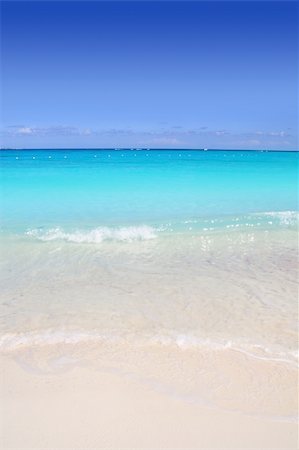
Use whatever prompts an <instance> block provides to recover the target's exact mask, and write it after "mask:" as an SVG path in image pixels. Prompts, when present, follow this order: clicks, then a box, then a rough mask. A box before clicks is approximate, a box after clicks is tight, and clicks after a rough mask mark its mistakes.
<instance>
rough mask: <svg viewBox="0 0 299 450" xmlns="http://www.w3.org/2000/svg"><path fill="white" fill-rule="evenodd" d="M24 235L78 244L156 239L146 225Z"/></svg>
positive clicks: (33, 231)
mask: <svg viewBox="0 0 299 450" xmlns="http://www.w3.org/2000/svg"><path fill="white" fill-rule="evenodd" d="M26 235H27V236H31V237H34V238H36V239H39V240H41V241H57V240H60V241H66V242H74V243H78V244H81V243H89V244H97V243H101V242H103V241H107V240H108V241H120V242H133V241H146V240H149V239H155V238H156V237H157V236H156V233H155V229H154V228H152V227H149V226H146V225H142V226H136V227H121V228H108V227H99V228H95V229H93V230H89V231H80V230H76V231H73V232H66V231H64V230H63V229H61V228H51V229H49V230H46V231H44V230H38V229H35V230H29V231H27V233H26Z"/></svg>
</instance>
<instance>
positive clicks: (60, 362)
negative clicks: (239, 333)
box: [0, 348, 298, 450]
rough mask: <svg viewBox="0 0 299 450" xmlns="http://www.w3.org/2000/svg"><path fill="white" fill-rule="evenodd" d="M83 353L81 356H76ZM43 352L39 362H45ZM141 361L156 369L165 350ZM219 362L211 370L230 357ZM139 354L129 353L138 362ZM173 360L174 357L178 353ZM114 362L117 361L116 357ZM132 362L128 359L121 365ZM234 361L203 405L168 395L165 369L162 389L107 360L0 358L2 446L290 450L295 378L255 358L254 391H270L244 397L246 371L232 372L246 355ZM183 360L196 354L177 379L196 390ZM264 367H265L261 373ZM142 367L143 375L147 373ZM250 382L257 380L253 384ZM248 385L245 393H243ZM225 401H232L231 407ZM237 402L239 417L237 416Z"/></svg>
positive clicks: (29, 352)
mask: <svg viewBox="0 0 299 450" xmlns="http://www.w3.org/2000/svg"><path fill="white" fill-rule="evenodd" d="M51 351H52V350H51ZM84 351H86V348H85V349H82V352H84ZM159 352H160V350H159ZM163 352H164V354H163ZM33 353H34V352H33ZM46 353H47V358H43V356H42V355H45V354H46ZM50 353H51V352H50ZM63 353H64V355H65V354H66V353H65V351H64V352H63ZM116 353H117V352H116ZM148 353H149V361H148V364H149V365H150V364H155V363H158V360H159V358H160V361H161V362H162V361H164V360H165V358H166V359H167V354H168V355H169V349H168V350H167V352H166V350H165V351H164V350H162V353H161V352H160V354H159V356H158V357H157V356H154V357H151V351H150V350H149V352H148ZM174 353H175V351H174ZM187 353H188V352H187ZM221 355H222V356H221V357H220V359H219V361H218V363H219V364H223V363H224V361H225V360H226V361H227V358H228V357H230V358H231V356H232V355H230V356H228V355H226V356H225V355H223V353H222V354H221ZM234 355H235V356H234ZM139 356H140V355H138V354H136V353H135V357H136V358H138V357H139ZM189 356H190V355H189ZM214 356H215V358H217V355H214ZM173 357H174V358H177V357H178V354H174V355H173ZM234 357H235V360H233V359H234ZM114 358H115V360H117V358H118V356H117V354H116V355H114ZM130 358H131V356H130V355H128V357H127V358H124V359H128V360H130ZM184 358H185V353H184ZM223 358H224V359H223ZM212 359H213V358H212ZM212 359H211V360H212ZM233 359H230V363H229V364H227V367H226V370H224V377H227V376H228V373H230V382H229V383H228V385H227V386H221V385H218V386H217V387H215V386H214V391H217V390H220V391H221V390H222V393H221V392H220V395H219V396H218V397H217V399H218V401H215V402H214V404H213V405H209V404H208V403H205V402H200V401H198V397H196V395H193V396H190V395H187V394H186V395H183V390H181V391H180V390H179V389H176V390H175V389H172V388H171V387H170V386H171V385H173V386H174V385H175V384H176V380H175V379H176V376H177V375H178V373H176V370H175V369H174V370H173V372H174V373H172V372H171V368H170V366H168V369H169V370H170V372H168V373H165V377H166V378H167V379H168V380H169V382H170V383H169V385H168V388H167V389H166V388H165V385H164V388H163V383H162V382H161V383H158V382H157V379H156V381H155V378H154V377H153V376H150V375H148V377H144V376H142V374H141V371H139V375H136V373H137V372H138V370H136V371H135V372H132V371H130V370H124V369H123V370H121V369H119V368H118V369H116V367H115V365H113V364H112V363H111V364H110V365H109V363H108V362H107V365H106V366H103V365H101V364H100V365H99V366H98V367H97V366H96V365H93V366H92V365H90V364H86V363H82V361H81V363H80V362H79V363H78V362H76V360H75V359H72V358H71V357H69V359H67V357H66V356H63V357H62V356H60V357H58V358H57V352H56V359H55V360H54V359H53V354H49V353H48V350H45V349H41V350H40V351H39V352H38V356H34V355H33V354H32V349H31V350H28V349H27V350H24V349H23V350H21V351H18V352H15V353H14V354H11V353H7V354H2V356H1V405H2V406H1V440H0V442H1V448H2V449H5V450H6V449H18V450H21V449H36V450H42V449H51V450H58V449H72V450H75V449H82V450H83V449H102V448H103V449H179V448H180V449H183V448H184V449H206V448H209V449H212V448H213V449H231V448H234V449H243V448H246V449H278V448H279V449H285V450H286V449H296V448H297V444H298V440H297V424H296V422H295V421H294V420H293V419H292V418H291V419H290V418H288V416H287V413H290V412H293V413H295V412H296V405H297V402H296V391H297V386H296V375H295V371H293V370H291V371H290V372H288V373H286V374H283V370H284V369H283V366H279V363H275V364H274V366H272V367H269V362H267V363H264V362H263V361H262V360H261V361H260V362H258V361H257V360H256V362H255V364H256V365H255V371H256V372H257V374H258V372H259V371H264V375H263V377H264V386H263V385H260V386H259V389H263V388H265V390H266V387H268V388H269V392H268V394H267V395H265V397H263V399H261V398H258V397H259V393H258V392H257V387H255V389H256V392H255V394H254V393H253V391H252V389H254V388H253V385H252V377H253V373H254V370H253V371H251V374H250V377H248V378H246V376H245V373H246V371H247V369H246V367H245V366H244V367H243V369H244V370H243V372H242V370H240V371H238V370H236V367H238V365H239V364H240V363H241V364H242V361H243V363H245V365H246V364H247V363H246V361H247V359H246V357H245V356H244V355H240V354H238V353H237V352H235V353H233ZM29 360H30V361H31V363H30V364H28V361H29ZM191 360H194V355H193V356H192V358H190V360H189V363H188V355H187V356H186V359H185V360H184V363H183V365H182V367H183V370H182V374H181V375H182V380H181V381H182V382H183V381H184V383H185V386H186V387H187V388H188V386H190V385H193V384H194V381H192V379H191V378H190V380H188V377H187V375H186V374H187V372H188V373H190V374H191V373H192V372H193V375H194V376H195V378H198V379H199V381H200V380H201V373H200V371H198V372H197V373H196V372H195V373H194V370H195V371H196V367H195V366H194V367H192V363H191V362H190V361H191ZM106 361H107V359H106ZM155 361H156V362H155ZM196 361H198V358H196ZM196 361H195V360H194V364H195V365H196ZM206 362H208V360H206ZM247 362H248V361H247ZM188 364H189V366H188V368H187V369H186V365H188ZM250 364H252V362H250ZM264 364H267V367H268V369H267V370H269V372H268V373H266V372H265V367H266V366H265V365H264ZM54 367H55V370H54ZM147 367H148V366H147V364H145V365H144V369H145V370H147V372H148V369H147ZM184 368H185V369H184ZM159 370H160V371H165V370H166V371H167V364H166V366H165V367H164V368H161V367H156V368H155V371H156V372H159ZM184 370H186V371H185V372H184ZM179 371H180V370H179V368H178V370H177V372H179ZM211 377H212V372H211ZM234 377H235V378H234ZM160 378H161V377H160ZM278 378H279V380H278ZM258 379H259V378H258V375H257V377H256V378H255V381H257V380H258ZM202 380H203V378H202ZM240 380H241V381H240ZM250 380H251V381H250ZM214 381H215V378H214ZM259 382H261V378H260V379H259ZM278 382H279V383H280V384H281V383H282V384H281V388H282V390H283V392H282V393H281V396H282V398H283V402H284V404H281V402H280V400H279V395H280V394H279V392H278V391H279V389H277V386H276V383H278ZM246 384H247V385H248V391H247V392H243V393H242V392H241V391H242V389H243V390H244V391H245V390H246V386H245V385H246ZM251 385H252V386H251ZM187 390H188V389H187ZM286 391H287V392H288V394H286ZM179 392H181V394H179ZM214 393H215V392H214ZM241 394H242V395H241ZM230 395H232V397H235V398H231V399H230V398H229V397H230ZM238 396H239V398H238V400H236V399H237V397H238ZM246 396H247V397H248V398H250V402H251V403H252V402H253V403H255V408H258V410H259V411H260V412H262V411H263V410H264V413H261V414H256V413H255V412H254V411H253V409H252V405H251V406H250V402H249V403H248V402H247V403H246ZM271 396H272V397H273V402H272V403H271V398H272V397H271ZM274 397H276V399H275V398H274ZM215 398H216V397H215ZM220 398H221V401H220ZM269 399H270V400H269ZM247 400H248V399H247ZM259 402H260V403H259ZM237 403H239V405H238V406H237ZM242 403H243V404H244V408H243V411H241V409H240V408H241V407H242V405H241V404H242ZM224 404H225V405H226V407H224ZM279 404H280V407H279ZM221 405H222V406H221ZM275 405H276V406H275ZM277 405H278V407H279V408H280V410H281V412H284V413H285V416H284V417H282V416H281V417H280V416H278V415H277V414H276V415H275V414H274V415H271V414H269V411H268V412H267V411H266V410H267V409H269V408H270V409H271V410H272V411H274V410H275V408H276V407H277ZM250 411H251V412H250Z"/></svg>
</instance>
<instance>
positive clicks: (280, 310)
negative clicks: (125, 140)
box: [0, 150, 298, 366]
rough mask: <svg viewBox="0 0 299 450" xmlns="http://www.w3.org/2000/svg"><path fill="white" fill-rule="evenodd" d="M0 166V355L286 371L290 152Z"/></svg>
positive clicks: (294, 207)
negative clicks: (246, 361)
mask: <svg viewBox="0 0 299 450" xmlns="http://www.w3.org/2000/svg"><path fill="white" fill-rule="evenodd" d="M0 161H1V194H0V195H1V199H0V200H1V202H0V203H1V234H0V239H1V241H0V242H1V256H0V258H1V270H0V275H1V286H2V294H1V311H2V313H1V317H2V330H1V338H0V348H1V349H2V350H3V351H14V350H16V349H20V348H30V346H45V345H50V346H51V345H53V346H57V345H60V344H63V345H69V346H73V347H76V345H77V344H80V343H83V344H84V345H85V344H88V343H89V344H91V345H92V346H93V348H94V347H96V348H99V346H101V345H102V344H103V345H106V346H107V345H108V347H109V345H111V346H113V345H114V343H119V345H129V346H131V347H130V348H132V346H137V347H138V348H143V349H145V348H147V346H153V345H154V346H155V345H156V346H160V347H161V348H162V347H163V348H164V347H165V348H168V347H172V348H176V349H178V350H179V351H182V352H184V351H186V352H188V351H189V350H192V349H195V350H196V349H197V350H198V349H204V351H209V350H212V351H213V350H215V351H221V350H222V349H223V350H225V349H233V350H235V351H238V352H241V353H242V354H244V355H249V357H253V358H257V359H259V360H263V361H267V360H269V361H272V362H273V361H278V362H279V361H280V362H282V363H285V364H286V365H289V366H292V365H294V364H296V358H297V350H298V338H297V336H298V335H297V331H298V329H297V326H298V311H297V286H296V283H297V275H298V274H297V256H298V240H297V239H298V236H297V231H298V230H297V225H298V172H297V169H298V166H297V165H298V153H296V152H293V153H291V152H256V151H195V150H192V151H190V150H5V151H1V153H0ZM127 348H128V347H127ZM77 356H78V355H77ZM81 356H82V355H81ZM85 356H86V355H85ZM110 356H111V355H110ZM93 358H94V356H93Z"/></svg>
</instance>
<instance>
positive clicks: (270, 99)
mask: <svg viewBox="0 0 299 450" xmlns="http://www.w3.org/2000/svg"><path fill="white" fill-rule="evenodd" d="M297 23H298V5H297V4H296V3H295V2H288V1H283V2H278V1H276V2H249V1H248V2H244V1H243V2H237V1H234V2H226V1H221V2H202V1H201V2H186V1H184V2H178V1H176V2H136V1H135V2H125V1H122V2H100V1H99V2H95V1H92V2H88V1H84V2H79V1H75V2H72V1H67V2H61V1H59V2H55V1H54V2H45V1H43V2H37V1H35V2H27V1H23V2H3V3H2V72H3V76H2V86H3V102H2V106H3V125H4V127H3V132H2V134H3V139H2V140H3V142H4V145H8V146H18V147H51V146H56V147H60V146H62V147H64V146H66V147H73V146H75V147H80V146H83V147H102V146H109V147H115V146H129V147H131V146H134V147H136V146H137V147H144V146H145V147H190V148H196V147H216V148H264V147H269V148H282V149H283V148H285V149H294V148H297V136H296V127H297V117H296V113H297V104H296V102H297V38H298V36H297V27H298V25H297Z"/></svg>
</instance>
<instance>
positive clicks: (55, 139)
mask: <svg viewBox="0 0 299 450" xmlns="http://www.w3.org/2000/svg"><path fill="white" fill-rule="evenodd" d="M286 130H287V131H285V130H282V129H281V130H270V131H269V130H253V131H243V132H235V131H234V130H228V129H225V128H216V129H210V128H208V127H206V126H198V127H194V128H184V127H183V126H181V125H175V126H173V125H169V127H163V128H161V127H160V128H148V129H143V130H134V129H133V128H131V127H124V128H101V126H100V125H99V126H98V127H95V128H91V127H76V126H70V125H52V126H33V125H30V124H29V125H28V124H22V125H9V126H6V127H5V128H3V130H2V132H1V136H2V141H3V143H2V145H4V146H8V147H14V146H15V147H18V146H22V147H27V148H30V147H32V148H33V147H34V146H36V147H47V146H49V145H55V146H66V147H67V146H69V147H72V146H77V147H80V146H86V147H88V146H94V147H103V146H110V147H135V146H136V147H152V148H155V147H168V148H171V147H175V148H178V147H185V148H204V147H208V148H232V149H233V148H244V149H246V148H247V149H262V148H273V149H282V148H286V149H287V148H291V149H296V148H297V140H296V139H297V138H296V133H295V134H293V135H292V134H290V129H288V128H286Z"/></svg>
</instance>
